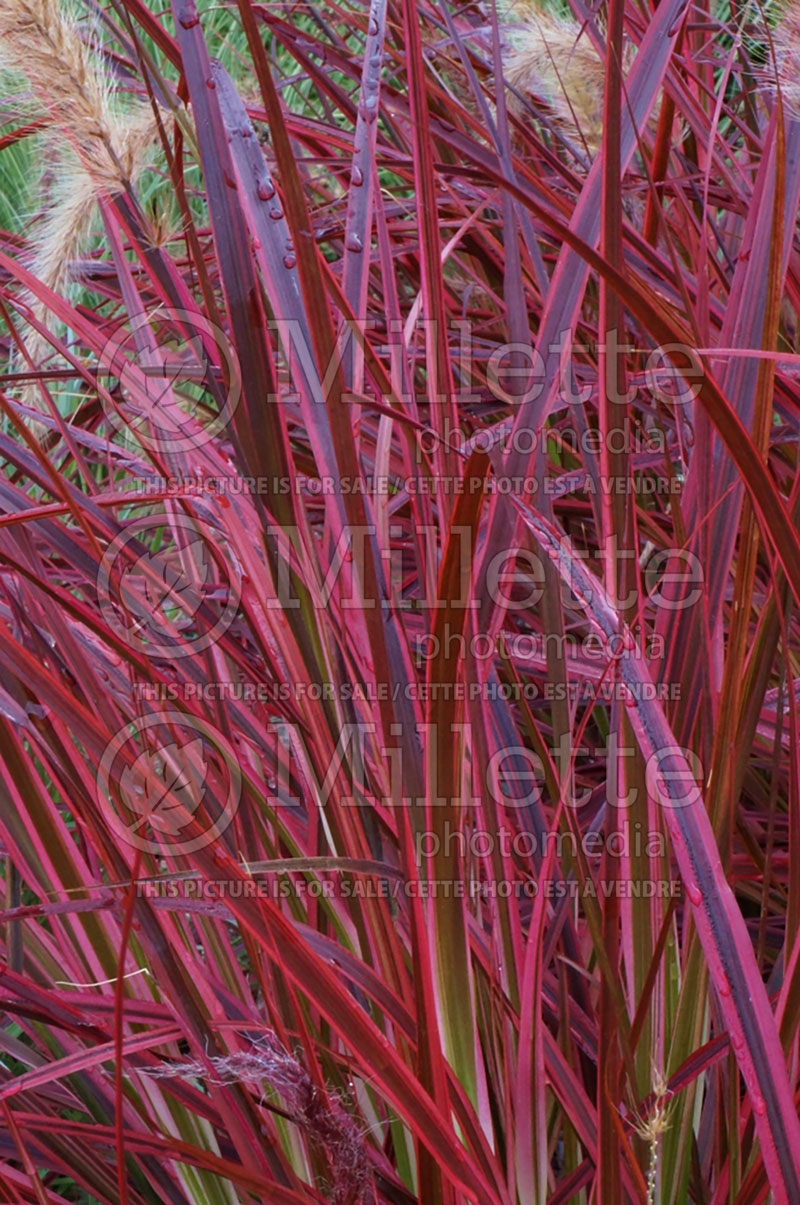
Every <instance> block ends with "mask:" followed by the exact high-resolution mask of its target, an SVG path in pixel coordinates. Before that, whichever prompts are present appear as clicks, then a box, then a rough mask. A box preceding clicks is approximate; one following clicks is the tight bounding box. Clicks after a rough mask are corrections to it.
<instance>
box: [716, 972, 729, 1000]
mask: <svg viewBox="0 0 800 1205" xmlns="http://www.w3.org/2000/svg"><path fill="white" fill-rule="evenodd" d="M718 991H719V994H720V996H730V994H731V985H730V984H729V983H728V979H727V976H726V975H723V976H722V979H721V981H720V984H719V988H718Z"/></svg>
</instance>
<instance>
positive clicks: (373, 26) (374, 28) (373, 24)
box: [367, 17, 380, 38]
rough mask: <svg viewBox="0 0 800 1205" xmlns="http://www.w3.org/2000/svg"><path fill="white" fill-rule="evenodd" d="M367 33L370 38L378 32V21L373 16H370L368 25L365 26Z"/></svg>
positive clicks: (375, 36)
mask: <svg viewBox="0 0 800 1205" xmlns="http://www.w3.org/2000/svg"><path fill="white" fill-rule="evenodd" d="M367 33H368V34H369V36H370V37H371V38H377V36H378V34H379V33H380V26H379V25H378V22H377V20H376V19H375V17H370V19H369V26H368V27H367Z"/></svg>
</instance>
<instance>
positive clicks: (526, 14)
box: [505, 4, 605, 151]
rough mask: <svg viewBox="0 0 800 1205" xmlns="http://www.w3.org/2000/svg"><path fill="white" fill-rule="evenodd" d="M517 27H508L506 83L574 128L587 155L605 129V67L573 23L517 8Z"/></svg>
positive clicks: (535, 8)
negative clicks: (542, 103)
mask: <svg viewBox="0 0 800 1205" xmlns="http://www.w3.org/2000/svg"><path fill="white" fill-rule="evenodd" d="M514 16H515V19H516V20H517V21H519V24H518V25H517V27H516V28H515V29H514V28H510V29H509V43H510V49H509V52H508V56H507V58H506V64H505V77H506V80H507V82H508V83H509V84H511V86H512V87H513V88H515V89H516V90H517V91H518V92H523V93H525V92H533V93H536V94H537V95H539V96H542V97H543V98H544V99H545V100H546V101H547V102H548V104H549V105H550V107H551V109H552V110H553V113H554V115H555V116H556V118H557V119H558V121H559V122H560V123H561V124H562V126H564V127H565V128H566V129H568V130H574V131H576V132H577V134H578V136H579V137H580V138H581V139H583V141H584V142H585V144H586V146H587V147H588V149H589V150H590V151H594V150H596V149H597V146H598V145H599V142H600V137H601V134H602V129H603V88H604V79H605V67H604V64H603V60H602V59H601V58H600V56H599V55H598V53H597V51H596V50H595V48H594V46H593V45H592V43H591V41H590V39H589V37H588V35H587V34H586V32H585V31H584V30H583V29H582V27H581V25H579V24H578V22H577V21H571V20H569V19H567V18H564V17H558V16H555V15H554V14H552V13H549V12H546V11H545V10H544V9H541V8H539V7H538V6H537V5H533V4H526V5H525V7H524V9H523V10H520V9H517V8H515V10H514Z"/></svg>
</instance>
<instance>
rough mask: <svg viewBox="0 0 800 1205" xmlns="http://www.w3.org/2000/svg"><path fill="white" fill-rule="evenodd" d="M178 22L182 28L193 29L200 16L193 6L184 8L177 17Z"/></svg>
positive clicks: (198, 22)
mask: <svg viewBox="0 0 800 1205" xmlns="http://www.w3.org/2000/svg"><path fill="white" fill-rule="evenodd" d="M178 22H179V23H180V26H181V28H182V29H194V27H195V25H199V24H200V18H199V17H198V15H197V13H196V12H195V10H194V9H193V8H185V9H184V10H183V11H182V13H181V15H180V16H179V17H178Z"/></svg>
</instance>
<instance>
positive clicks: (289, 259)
mask: <svg viewBox="0 0 800 1205" xmlns="http://www.w3.org/2000/svg"><path fill="white" fill-rule="evenodd" d="M296 263H297V260H296V259H295V257H294V256H293V255H284V257H283V266H284V268H293V267H294V266H295V264H296Z"/></svg>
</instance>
